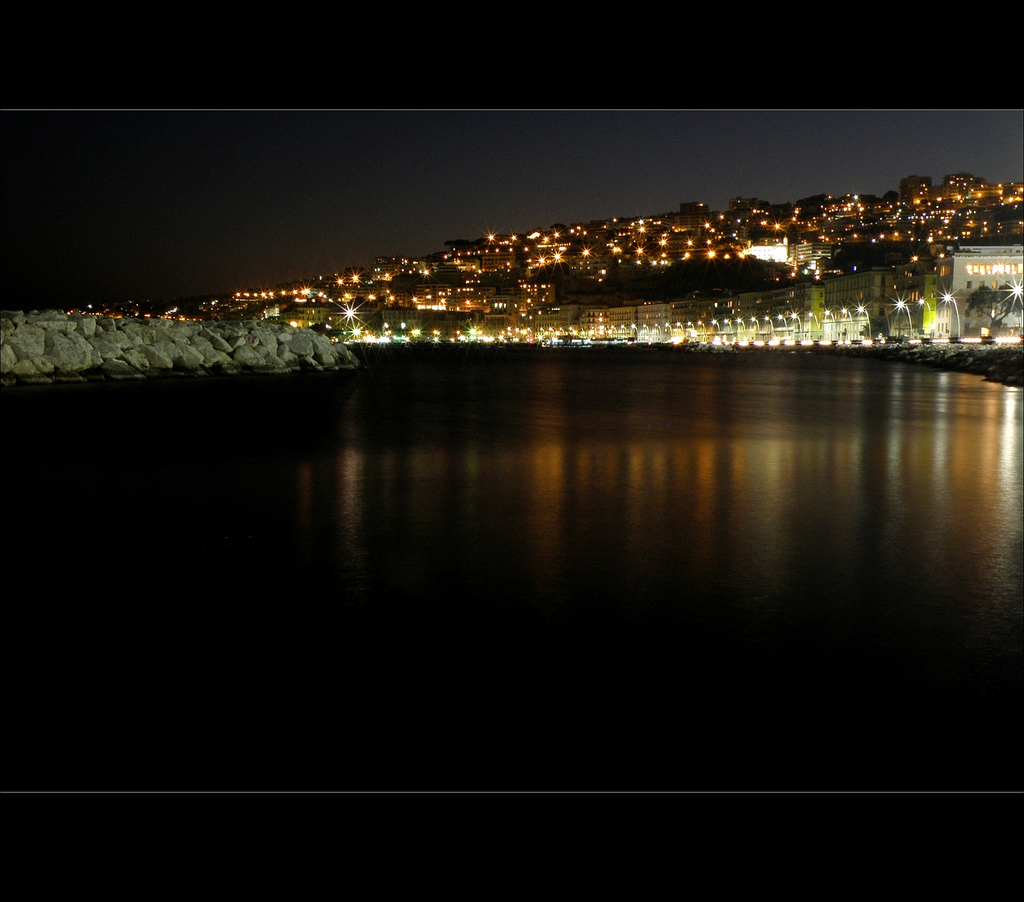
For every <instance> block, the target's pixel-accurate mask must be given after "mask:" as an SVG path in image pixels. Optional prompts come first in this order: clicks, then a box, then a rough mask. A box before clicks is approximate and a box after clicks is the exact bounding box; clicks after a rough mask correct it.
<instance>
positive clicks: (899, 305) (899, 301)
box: [893, 298, 914, 337]
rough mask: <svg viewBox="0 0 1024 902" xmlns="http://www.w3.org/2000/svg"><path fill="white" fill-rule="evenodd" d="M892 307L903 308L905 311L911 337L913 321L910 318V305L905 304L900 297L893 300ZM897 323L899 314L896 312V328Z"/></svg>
mask: <svg viewBox="0 0 1024 902" xmlns="http://www.w3.org/2000/svg"><path fill="white" fill-rule="evenodd" d="M893 309H894V310H904V311H906V314H907V326H908V327H909V329H910V334H911V337H913V334H914V323H913V321H912V320H911V319H910V307H908V306H907V302H906V301H904V300H902V299H900V298H897V299H896V302H895V307H894V308H893ZM899 324H900V321H899V314H898V313H897V314H896V328H897V329H899Z"/></svg>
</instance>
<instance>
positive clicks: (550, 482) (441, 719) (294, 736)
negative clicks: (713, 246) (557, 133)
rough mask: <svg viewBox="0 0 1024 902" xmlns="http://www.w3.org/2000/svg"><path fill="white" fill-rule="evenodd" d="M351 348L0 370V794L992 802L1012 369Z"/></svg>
mask: <svg viewBox="0 0 1024 902" xmlns="http://www.w3.org/2000/svg"><path fill="white" fill-rule="evenodd" d="M368 363H369V365H368V368H367V369H366V370H364V371H362V372H360V373H359V374H358V375H354V376H342V377H338V376H295V377H281V378H273V377H262V378H260V377H254V378H239V379H225V380H216V381H214V380H183V381H177V380H175V381H169V382H158V383H146V384H144V385H136V384H123V385H87V386H68V387H43V388H40V389H37V388H29V389H26V388H23V387H19V388H18V389H16V390H4V392H3V394H2V397H0V411H2V414H3V422H4V464H5V465H4V495H3V498H4V505H3V510H4V521H5V530H4V531H5V542H4V557H5V568H4V569H5V573H6V576H5V580H4V582H5V587H6V589H5V593H4V594H5V598H6V599H7V604H6V605H5V611H6V616H5V622H6V629H5V650H6V654H5V672H6V680H7V686H8V698H9V699H10V700H11V704H10V705H9V706H8V714H7V729H6V730H5V735H6V736H7V746H8V753H7V754H6V755H5V758H6V762H7V763H6V766H5V778H6V786H7V787H8V788H29V787H31V788H55V789H61V788H76V789H81V788H88V789H114V788H130V789H249V790H258V789H281V790H307V789H313V790H738V791H746V790H823V791H827V790H992V789H1016V790H1019V789H1020V788H1021V775H1020V761H1021V760H1022V756H1021V752H1022V743H1021V738H1022V729H1021V728H1022V722H1021V702H1022V691H1021V690H1022V683H1024V679H1022V677H1024V656H1022V649H1024V643H1022V586H1024V570H1022V560H1024V540H1022V394H1021V391H1020V390H1019V389H1016V388H1009V387H1006V386H1001V385H993V384H989V383H985V382H984V381H982V380H981V379H979V378H978V377H977V376H967V375H962V374H955V373H944V372H938V371H934V370H931V369H927V368H917V367H913V366H908V365H905V364H896V363H885V362H881V361H871V360H856V359H848V358H825V357H821V356H816V355H810V354H802V353H796V354H789V353H785V352H751V353H749V354H746V355H732V356H713V357H706V356H697V355H684V354H679V353H671V352H659V351H654V350H651V349H643V348H610V349H596V348H595V349H571V350H569V349H567V350H550V349H535V350H532V351H525V350H524V351H512V350H502V349H495V348H492V349H487V350H483V349H481V350H479V351H477V352H476V353H470V352H469V351H467V350H465V349H445V350H442V349H436V350H432V349H424V350H420V351H416V352H411V351H409V350H408V349H404V350H403V349H401V348H391V349H388V350H387V351H384V350H380V351H378V352H376V353H375V354H374V355H373V357H372V358H371V359H370V360H369V361H368ZM26 435H28V436H32V438H30V439H26V438H25V436H26Z"/></svg>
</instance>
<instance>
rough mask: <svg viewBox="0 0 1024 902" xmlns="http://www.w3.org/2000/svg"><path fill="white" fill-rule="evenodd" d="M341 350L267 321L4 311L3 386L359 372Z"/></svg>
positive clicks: (0, 321)
mask: <svg viewBox="0 0 1024 902" xmlns="http://www.w3.org/2000/svg"><path fill="white" fill-rule="evenodd" d="M359 366H360V362H359V360H358V359H357V358H356V357H355V355H354V354H353V353H352V352H351V351H350V350H349V349H348V348H346V347H345V345H343V344H339V343H336V342H332V341H331V340H330V339H328V338H327V337H326V336H324V335H321V334H319V333H317V332H314V331H312V330H310V329H297V328H295V327H294V326H289V325H286V324H283V323H268V322H265V321H262V320H215V321H209V322H201V323H197V322H184V321H181V320H170V319H150V318H139V319H136V318H129V317H125V318H114V317H105V316H89V315H86V314H76V313H72V314H66V313H65V312H64V311H63V310H30V311H27V312H24V311H11V310H0V385H5V386H9V385H21V384H28V385H38V384H47V383H55V382H88V381H108V380H109V381H116V380H123V379H151V378H159V377H167V376H207V375H224V376H229V375H242V374H248V373H259V374H278V373H281V374H284V373H294V372H300V371H323V370H345V369H351V370H354V369H357V368H358V367H359Z"/></svg>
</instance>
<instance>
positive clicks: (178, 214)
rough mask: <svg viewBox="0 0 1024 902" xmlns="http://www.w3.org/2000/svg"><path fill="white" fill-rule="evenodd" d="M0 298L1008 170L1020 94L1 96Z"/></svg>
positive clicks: (255, 281) (302, 263)
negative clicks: (268, 106) (885, 103)
mask: <svg viewBox="0 0 1024 902" xmlns="http://www.w3.org/2000/svg"><path fill="white" fill-rule="evenodd" d="M0 139H2V166H0V173H2V206H0V211H2V224H3V239H2V240H3V245H2V250H3V253H2V271H3V282H2V289H3V297H2V299H0V307H3V308H8V309H33V308H43V307H48V306H60V307H67V306H71V305H72V304H76V305H84V304H87V303H100V302H103V301H112V302H121V301H124V300H146V299H149V300H173V299H175V298H179V297H185V296H190V295H199V294H210V293H226V292H230V291H234V290H239V289H246V288H256V287H268V288H269V287H271V286H272V285H274V284H277V283H279V282H282V281H286V280H292V279H304V278H309V277H313V276H317V275H331V274H333V273H335V272H339V271H341V270H342V269H344V268H346V267H349V266H359V267H365V266H369V265H370V264H371V263H372V261H373V258H374V257H376V256H379V255H385V256H389V255H399V254H404V255H411V256H417V255H426V254H429V253H433V252H435V251H438V250H443V249H444V242H445V241H446V240H449V239H454V238H476V237H478V236H480V235H482V234H485V233H486V232H488V231H503V232H507V231H526V230H529V229H533V228H535V227H547V226H549V225H551V224H553V223H556V222H564V223H570V222H579V221H583V222H586V221H589V220H592V219H602V218H609V217H614V216H623V217H631V216H643V215H651V214H659V213H667V212H671V211H674V210H677V209H678V207H679V204H680V203H682V202H688V201H701V202H704V203H706V204H707V205H708V206H709V207H711V208H712V209H718V210H722V209H725V208H726V206H727V203H728V201H729V199H730V198H732V197H757V198H760V199H762V200H767V201H769V202H772V203H783V202H786V201H794V200H797V199H799V198H801V197H807V196H810V195H813V194H834V195H842V194H846V193H848V192H849V193H861V194H876V195H881V194H884V193H885V192H886V191H889V190H898V188H899V182H900V179H901V178H903V177H905V176H908V175H918V176H931V178H932V179H933V181H934V182H936V183H938V182H941V180H942V177H943V176H944V175H946V174H947V173H953V172H970V173H973V174H974V175H977V176H980V177H982V178H985V179H986V180H988V181H989V182H999V181H1024V150H1022V148H1024V114H1022V111H1021V110H990V111H984V110H955V111H946V110H916V111H915V110H911V111H906V110H826V111H814V110H810V111H786V110H782V111H777V110H646V111H644V110H618V111H614V110H594V111H590V110H334V111H331V110H324V111H288V110H259V111H255V110H233V111H232V110H181V111H178V110H151V111H145V110H143V111H126V110H77V109H76V110H18V109H13V110H12V109H5V110H4V111H3V113H2V128H0Z"/></svg>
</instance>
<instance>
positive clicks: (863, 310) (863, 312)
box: [851, 304, 871, 338]
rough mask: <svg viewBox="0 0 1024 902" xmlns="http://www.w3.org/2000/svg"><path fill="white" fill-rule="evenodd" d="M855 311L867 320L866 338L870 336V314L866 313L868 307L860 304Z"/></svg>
mask: <svg viewBox="0 0 1024 902" xmlns="http://www.w3.org/2000/svg"><path fill="white" fill-rule="evenodd" d="M857 312H858V313H859V314H860V315H861V316H863V317H864V319H866V320H867V321H868V338H871V314H870V313H868V308H867V307H865V306H864V305H863V304H862V305H861V306H860V307H858V308H857ZM851 319H852V317H851Z"/></svg>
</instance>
